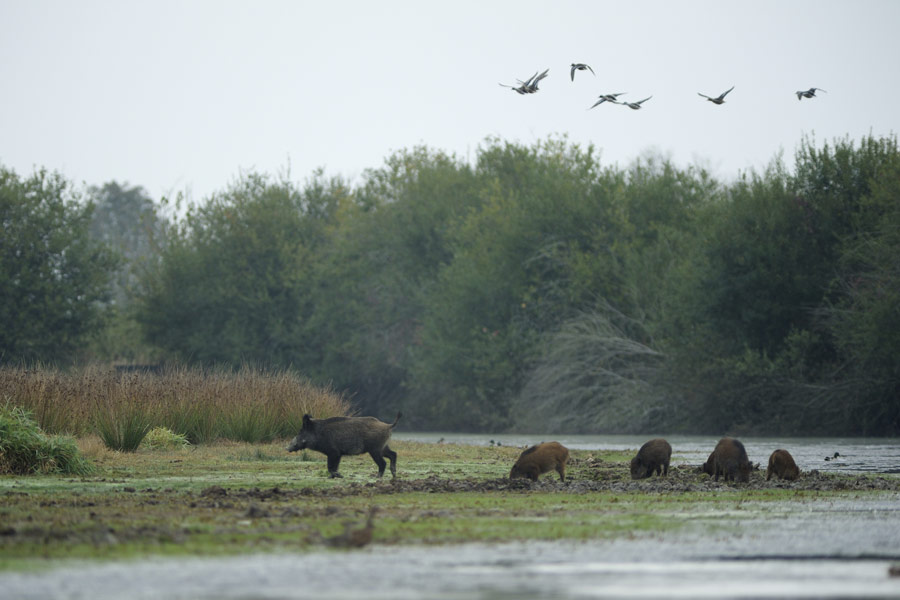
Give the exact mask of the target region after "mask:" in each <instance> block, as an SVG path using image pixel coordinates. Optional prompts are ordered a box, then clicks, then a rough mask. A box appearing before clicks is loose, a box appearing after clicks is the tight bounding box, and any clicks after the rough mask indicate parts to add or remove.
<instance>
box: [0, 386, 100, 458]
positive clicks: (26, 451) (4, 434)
mask: <svg viewBox="0 0 900 600" xmlns="http://www.w3.org/2000/svg"><path fill="white" fill-rule="evenodd" d="M93 470H94V467H93V465H92V464H91V463H90V462H89V461H88V460H87V459H86V458H84V457H83V456H82V455H81V453H80V452H79V451H78V447H77V446H76V445H75V440H74V439H72V438H70V437H64V436H48V435H47V434H45V433H44V432H43V431H42V430H41V428H40V427H39V426H38V424H37V422H36V421H35V420H34V419H33V418H32V416H31V413H29V412H28V411H26V410H24V409H22V408H20V407H18V406H13V405H12V404H11V403H10V402H9V401H7V402H6V403H5V404H3V405H2V406H0V473H11V474H14V475H27V474H29V473H67V474H72V475H89V474H90V473H92V472H93Z"/></svg>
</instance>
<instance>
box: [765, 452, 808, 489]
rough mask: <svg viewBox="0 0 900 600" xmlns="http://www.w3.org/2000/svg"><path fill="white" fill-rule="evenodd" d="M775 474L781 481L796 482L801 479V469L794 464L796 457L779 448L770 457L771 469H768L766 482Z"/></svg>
mask: <svg viewBox="0 0 900 600" xmlns="http://www.w3.org/2000/svg"><path fill="white" fill-rule="evenodd" d="M773 473H774V474H775V475H776V476H777V477H778V478H779V479H787V480H788V481H794V480H795V479H797V478H798V477H800V467H798V466H797V463H795V462H794V457H793V456H791V453H790V452H788V451H787V450H782V449H781V448H779V449H778V450H776V451H775V452H773V453H772V455H771V456H769V468H768V469H766V481H769V479H771V478H772V474H773Z"/></svg>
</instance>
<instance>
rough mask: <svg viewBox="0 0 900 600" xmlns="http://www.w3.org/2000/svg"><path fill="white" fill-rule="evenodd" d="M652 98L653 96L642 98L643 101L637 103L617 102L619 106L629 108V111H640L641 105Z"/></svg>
mask: <svg viewBox="0 0 900 600" xmlns="http://www.w3.org/2000/svg"><path fill="white" fill-rule="evenodd" d="M652 97H653V96H647V97H646V98H644V99H643V100H638V101H637V102H619V104H624V105H625V106H627V107H628V108H630V109H631V110H640V108H641V104H643V103H644V102H646V101H647V100H649V99H650V98H652Z"/></svg>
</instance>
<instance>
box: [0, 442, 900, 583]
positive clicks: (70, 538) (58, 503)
mask: <svg viewBox="0 0 900 600" xmlns="http://www.w3.org/2000/svg"><path fill="white" fill-rule="evenodd" d="M84 445H86V446H87V447H88V449H87V453H88V454H89V455H91V458H92V460H94V462H95V463H96V464H97V465H98V474H97V475H96V476H94V477H85V478H72V477H65V476H51V475H36V476H27V477H25V476H21V477H2V478H0V498H2V503H0V568H23V567H25V566H28V565H32V566H33V565H35V564H40V563H41V562H42V561H44V559H48V558H50V559H60V558H78V559H96V558H99V559H109V558H117V559H121V558H130V557H133V558H139V557H143V556H148V555H223V554H240V553H247V552H261V551H264V552H280V551H304V550H307V549H315V548H321V547H322V546H323V543H324V542H325V540H327V539H328V538H329V537H331V536H338V535H339V534H340V533H341V532H342V531H344V530H345V528H346V527H359V526H361V525H362V524H363V523H364V522H365V518H366V515H367V514H368V512H369V510H370V508H371V507H373V506H377V507H378V513H377V516H376V520H375V523H376V525H375V528H374V534H373V541H374V542H375V543H378V544H409V543H413V544H417V543H424V544H434V543H439V544H443V543H458V542H470V541H481V542H507V541H528V540H558V539H576V540H589V539H613V538H617V537H622V536H638V535H652V534H653V533H654V532H661V531H666V530H672V529H677V528H683V527H689V526H691V525H692V524H696V523H700V522H702V523H704V524H705V525H709V524H712V526H719V525H723V524H727V519H728V518H730V517H729V515H732V514H734V513H735V511H741V510H744V511H760V510H766V507H767V506H771V505H774V504H776V503H779V502H785V501H799V502H802V501H804V500H805V499H810V498H818V497H821V496H822V495H834V496H838V495H839V496H841V497H847V496H848V495H853V494H872V493H873V491H870V490H872V489H874V490H875V493H877V490H878V489H888V490H894V491H896V490H897V489H898V488H900V486H898V480H896V479H889V480H885V479H883V478H859V477H855V476H849V477H848V476H843V477H841V476H820V475H812V474H810V475H808V476H807V478H806V479H805V480H804V479H801V481H800V482H797V483H796V484H790V485H784V484H782V483H781V482H765V480H764V478H763V477H762V475H761V474H760V473H755V474H754V478H753V481H752V482H751V484H750V485H749V486H747V485H732V484H728V485H726V484H721V483H718V484H717V483H714V482H711V481H710V480H709V477H707V476H706V475H704V474H702V473H699V472H695V471H694V469H693V468H692V467H687V466H677V467H673V469H672V470H671V471H670V476H669V477H668V478H662V479H661V478H656V477H654V478H652V479H649V480H643V481H637V482H635V481H631V479H630V476H629V474H628V465H627V460H626V459H625V458H623V456H624V455H622V453H616V454H611V453H605V452H588V451H573V452H572V453H571V454H572V459H571V464H570V467H569V469H568V474H569V479H570V481H568V482H567V483H565V484H563V483H560V482H558V481H557V480H556V479H555V474H550V475H547V476H545V477H544V478H543V479H541V481H539V482H538V483H534V484H533V483H531V482H528V481H524V480H515V481H510V480H508V479H506V475H507V474H508V472H509V467H510V465H511V464H512V463H513V462H514V461H515V458H516V457H517V456H518V453H519V452H520V451H521V449H519V448H509V447H474V446H458V445H452V444H421V443H416V442H397V443H395V444H393V445H394V447H395V450H397V452H398V454H399V455H400V463H399V477H398V478H397V479H396V480H393V481H392V480H390V479H387V478H386V479H384V480H380V481H379V480H376V479H375V477H374V475H375V472H376V467H375V464H374V463H373V462H372V461H371V459H370V458H369V457H368V456H359V457H346V458H345V459H344V460H343V461H342V463H341V472H342V474H343V475H344V478H343V479H330V478H329V477H328V476H327V471H326V469H325V461H324V457H322V456H321V455H318V454H317V453H308V454H307V455H306V456H299V457H298V456H297V455H289V454H288V453H287V452H285V451H284V448H283V444H264V445H248V444H235V443H226V444H217V445H209V446H198V447H189V448H183V449H174V450H173V449H170V450H140V451H139V452H137V453H133V454H132V453H128V454H126V453H114V452H109V451H106V450H105V449H101V448H97V447H93V448H92V447H91V445H90V443H88V442H85V443H84ZM884 482H887V483H884ZM824 484H828V485H824ZM876 484H877V485H876ZM718 517H721V518H718Z"/></svg>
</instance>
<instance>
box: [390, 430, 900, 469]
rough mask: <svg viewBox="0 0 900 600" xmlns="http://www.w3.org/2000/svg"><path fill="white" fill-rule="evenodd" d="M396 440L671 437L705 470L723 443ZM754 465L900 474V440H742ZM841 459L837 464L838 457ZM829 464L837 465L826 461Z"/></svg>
mask: <svg viewBox="0 0 900 600" xmlns="http://www.w3.org/2000/svg"><path fill="white" fill-rule="evenodd" d="M393 437H394V438H396V439H400V440H412V441H421V442H437V441H439V440H444V442H446V443H456V444H473V445H481V446H487V445H490V444H491V443H492V442H493V443H495V444H496V443H498V442H499V443H500V444H502V445H504V446H530V445H532V444H536V443H538V442H542V441H550V440H555V441H558V442H560V443H561V444H563V445H564V446H566V447H567V448H570V449H573V450H622V449H634V450H637V449H638V448H640V447H641V444H643V443H644V442H646V441H647V440H649V439H652V438H654V437H665V438H666V439H667V440H668V441H669V443H670V444H672V462H673V463H674V464H697V465H699V464H702V463H704V462H705V461H706V458H707V457H708V456H709V453H710V452H712V450H713V448H715V446H716V442H718V441H719V438H718V437H711V436H684V435H671V436H668V435H662V436H659V435H640V436H636V435H527V434H498V435H493V434H463V433H407V432H396V433H394V435H393ZM740 440H741V442H743V444H744V446H745V447H746V448H747V455H748V456H749V457H750V460H751V461H752V462H755V463H757V462H758V463H760V465H761V466H762V468H763V469H765V468H766V465H767V464H768V460H769V455H770V454H771V453H772V451H773V450H776V449H778V448H784V449H786V450H788V451H789V452H790V453H791V455H792V456H793V457H794V460H795V461H796V462H797V466H799V467H800V469H802V470H804V471H808V470H812V469H818V470H819V471H828V472H838V473H900V439H896V438H754V437H741V438H740ZM835 452H837V453H838V454H840V456H839V457H838V458H834V453H835ZM826 457H827V458H829V459H831V460H825V459H826Z"/></svg>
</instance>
